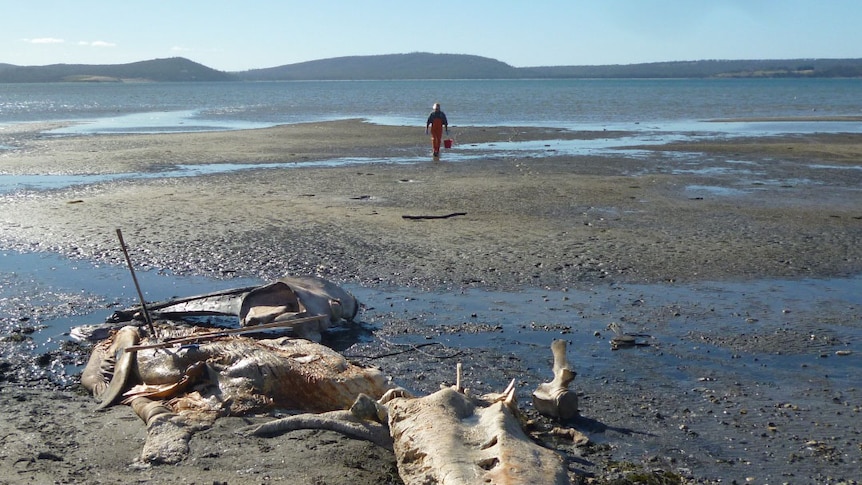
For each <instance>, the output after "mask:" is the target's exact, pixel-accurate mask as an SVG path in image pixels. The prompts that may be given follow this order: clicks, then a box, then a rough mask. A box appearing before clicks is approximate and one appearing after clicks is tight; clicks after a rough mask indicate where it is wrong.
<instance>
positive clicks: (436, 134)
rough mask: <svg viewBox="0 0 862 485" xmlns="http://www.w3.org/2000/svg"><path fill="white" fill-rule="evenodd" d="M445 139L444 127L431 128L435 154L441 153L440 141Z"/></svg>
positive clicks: (432, 146)
mask: <svg viewBox="0 0 862 485" xmlns="http://www.w3.org/2000/svg"><path fill="white" fill-rule="evenodd" d="M442 140H443V128H442V127H441V128H440V129H439V130H435V129H434V128H431V148H432V149H433V150H434V155H439V154H440V142H441V141H442Z"/></svg>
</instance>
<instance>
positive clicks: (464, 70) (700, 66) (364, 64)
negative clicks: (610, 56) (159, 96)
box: [0, 52, 862, 83]
mask: <svg viewBox="0 0 862 485" xmlns="http://www.w3.org/2000/svg"><path fill="white" fill-rule="evenodd" d="M644 78H655V79H675V78H679V79H692V78H719V79H735V78H744V79H751V78H862V59H761V60H698V61H673V62H653V63H643V64H625V65H621V64H615V65H596V66H539V67H513V66H510V65H508V64H506V63H504V62H501V61H498V60H495V59H490V58H487V57H481V56H473V55H466V54H431V53H425V52H415V53H409V54H386V55H376V56H350V57H337V58H331V59H321V60H315V61H308V62H301V63H295V64H286V65H282V66H276V67H268V68H262V69H250V70H247V71H240V72H224V71H218V70H215V69H212V68H209V67H207V66H204V65H202V64H199V63H196V62H194V61H191V60H189V59H186V58H182V57H173V58H167V59H153V60H148V61H140V62H134V63H129V64H113V65H88V64H52V65H47V66H16V65H13V64H2V63H0V83H54V82H219V81H310V80H395V79H644Z"/></svg>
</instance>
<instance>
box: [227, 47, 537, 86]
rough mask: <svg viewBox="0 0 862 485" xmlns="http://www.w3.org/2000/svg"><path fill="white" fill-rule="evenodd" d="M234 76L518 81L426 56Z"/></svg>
mask: <svg viewBox="0 0 862 485" xmlns="http://www.w3.org/2000/svg"><path fill="white" fill-rule="evenodd" d="M235 74H236V75H237V76H238V77H240V78H241V79H244V80H248V81H286V80H310V79H315V80H317V79H320V80H323V79H327V80H349V79H478V78H484V79H508V78H516V77H520V76H519V73H518V69H517V68H514V67H512V66H510V65H508V64H506V63H503V62H500V61H497V60H494V59H489V58H487V57H480V56H471V55H465V54H429V53H426V52H416V53H412V54H387V55H379V56H352V57H336V58H332V59H322V60H317V61H308V62H301V63H298V64H288V65H285V66H278V67H270V68H267V69H254V70H250V71H244V72H239V73H235Z"/></svg>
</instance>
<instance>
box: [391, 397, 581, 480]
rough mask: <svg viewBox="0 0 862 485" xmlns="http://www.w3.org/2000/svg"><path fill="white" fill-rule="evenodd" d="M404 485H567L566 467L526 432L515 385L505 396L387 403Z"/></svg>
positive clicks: (437, 398) (426, 398)
mask: <svg viewBox="0 0 862 485" xmlns="http://www.w3.org/2000/svg"><path fill="white" fill-rule="evenodd" d="M388 408H389V430H390V433H391V434H392V439H393V448H394V451H395V457H396V460H397V462H398V472H399V475H400V476H401V479H402V480H403V481H404V483H405V485H419V484H428V483H435V484H440V485H453V484H458V485H462V484H536V483H542V484H565V483H569V481H568V477H567V474H566V466H565V462H564V460H563V458H562V456H560V455H559V454H558V453H556V452H554V451H552V450H549V449H547V448H543V447H541V446H539V445H538V444H536V443H535V442H533V441H532V440H531V439H530V438H529V437H528V436H527V434H526V433H525V432H524V430H523V429H522V427H521V421H520V419H519V414H518V408H517V404H516V402H515V388H514V381H513V382H512V384H510V385H509V387H508V388H507V391H506V392H505V393H504V394H491V395H486V396H482V397H478V398H474V397H469V396H467V395H465V394H463V393H461V392H458V390H457V389H456V388H455V387H454V386H453V387H447V388H443V389H441V390H440V391H437V392H435V393H434V394H431V395H429V396H425V397H421V398H412V399H411V398H394V399H392V400H390V401H389V403H388Z"/></svg>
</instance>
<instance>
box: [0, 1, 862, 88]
mask: <svg viewBox="0 0 862 485" xmlns="http://www.w3.org/2000/svg"><path fill="white" fill-rule="evenodd" d="M0 12H2V14H0V15H2V21H0V26H2V28H0V63H10V64H17V65H46V64H55V63H69V64H118V63H126V62H135V61H142V60H148V59H155V58H163V57H176V56H181V57H186V58H188V59H191V60H193V61H195V62H200V63H201V64H204V65H207V66H209V67H212V68H215V69H219V70H224V71H241V70H246V69H256V68H264V67H274V66H280V65H284V64H292V63H296V62H303V61H310V60H315V59H325V58H330V57H340V56H352V55H373V54H394V53H408V52H434V53H451V54H474V55H479V56H485V57H490V58H494V59H498V60H500V61H503V62H505V63H508V64H511V65H513V66H516V67H526V66H548V65H591V64H632V63H639V62H656V61H676V60H700V59H776V58H813V57H829V58H838V57H853V58H862V27H860V22H862V1H860V0H663V1H662V0H531V1H528V0H523V1H515V0H473V1H471V0H460V1H453V0H440V1H434V0H432V1H423V2H415V1H408V0H371V1H366V2H358V1H354V0H350V1H347V0H343V1H337V0H314V1H308V0H304V1H293V0H271V1H255V0H245V1H223V0H208V1H198V0H176V1H168V0H148V1H138V0H108V1H103V0H0Z"/></svg>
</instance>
